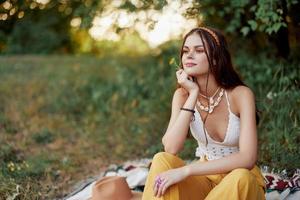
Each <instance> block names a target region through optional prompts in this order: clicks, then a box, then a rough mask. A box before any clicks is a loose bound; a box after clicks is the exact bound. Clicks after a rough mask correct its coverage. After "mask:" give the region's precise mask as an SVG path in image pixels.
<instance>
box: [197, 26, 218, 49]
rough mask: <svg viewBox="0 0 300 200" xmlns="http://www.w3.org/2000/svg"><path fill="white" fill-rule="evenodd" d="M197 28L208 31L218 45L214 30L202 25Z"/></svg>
mask: <svg viewBox="0 0 300 200" xmlns="http://www.w3.org/2000/svg"><path fill="white" fill-rule="evenodd" d="M199 29H202V30H204V31H206V32H208V33H209V34H210V35H211V36H212V37H213V38H214V40H215V42H216V43H217V45H218V46H220V41H219V39H218V37H217V35H216V34H215V32H213V31H212V30H210V29H208V28H206V27H203V26H201V27H199Z"/></svg>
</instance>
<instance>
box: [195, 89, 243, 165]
mask: <svg viewBox="0 0 300 200" xmlns="http://www.w3.org/2000/svg"><path fill="white" fill-rule="evenodd" d="M225 97H226V101H227V106H228V111H229V114H228V115H229V117H228V125H227V130H226V134H225V139H224V141H223V142H218V141H215V140H214V139H212V138H211V137H210V136H209V134H206V136H207V141H208V144H207V147H205V135H204V131H203V122H202V119H201V116H200V113H199V112H198V110H197V109H196V107H195V108H194V110H195V120H194V121H191V123H190V130H191V133H192V135H193V137H194V138H195V139H196V140H197V142H198V147H197V149H196V153H195V154H196V157H204V156H206V158H207V159H208V160H214V159H219V158H221V157H224V156H227V155H229V154H231V153H235V152H238V151H239V147H238V144H239V136H240V118H239V117H238V116H236V115H235V114H234V113H232V112H231V110H230V103H229V100H228V96H227V92H226V91H225ZM205 130H206V129H205ZM206 132H207V130H206Z"/></svg>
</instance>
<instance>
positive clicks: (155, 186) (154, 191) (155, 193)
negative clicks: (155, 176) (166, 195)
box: [153, 182, 158, 196]
mask: <svg viewBox="0 0 300 200" xmlns="http://www.w3.org/2000/svg"><path fill="white" fill-rule="evenodd" d="M157 191H158V185H157V183H156V182H155V184H154V188H153V193H154V196H156V195H157Z"/></svg>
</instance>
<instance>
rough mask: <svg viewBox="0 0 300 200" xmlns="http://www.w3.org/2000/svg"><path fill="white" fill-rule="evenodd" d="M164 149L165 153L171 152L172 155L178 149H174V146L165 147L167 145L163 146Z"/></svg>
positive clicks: (175, 153)
mask: <svg viewBox="0 0 300 200" xmlns="http://www.w3.org/2000/svg"><path fill="white" fill-rule="evenodd" d="M164 151H165V152H167V153H169V154H172V155H174V156H176V155H177V153H178V152H179V151H177V150H176V149H174V148H167V147H164Z"/></svg>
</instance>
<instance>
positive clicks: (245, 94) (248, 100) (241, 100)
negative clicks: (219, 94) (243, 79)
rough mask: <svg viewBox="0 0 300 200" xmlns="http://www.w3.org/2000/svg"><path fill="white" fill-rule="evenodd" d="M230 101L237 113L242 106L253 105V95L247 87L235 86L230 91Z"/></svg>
mask: <svg viewBox="0 0 300 200" xmlns="http://www.w3.org/2000/svg"><path fill="white" fill-rule="evenodd" d="M230 93H231V99H232V101H233V102H234V104H235V105H236V107H237V110H238V112H239V111H240V109H241V108H242V107H244V106H247V105H250V104H255V95H254V93H253V91H252V90H251V89H250V88H249V87H247V86H243V85H240V86H237V87H235V88H234V89H232V90H231V92H230Z"/></svg>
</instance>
